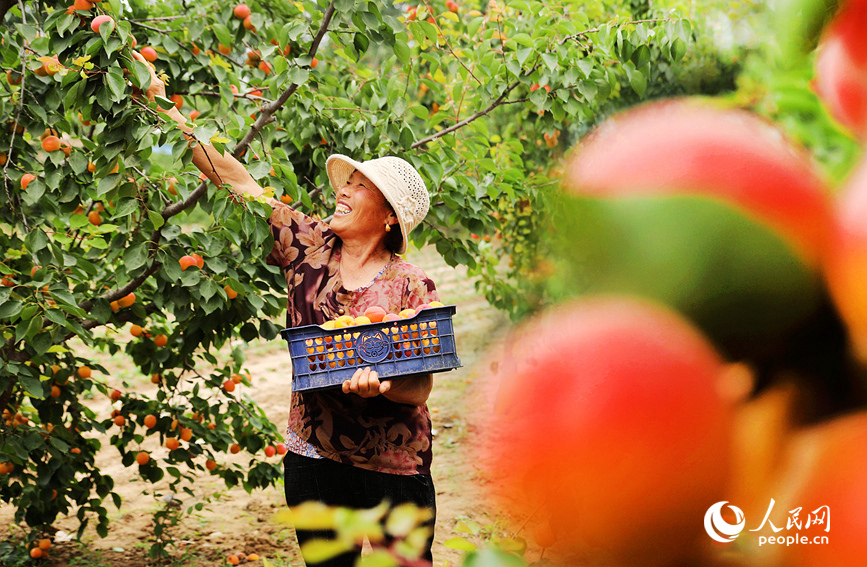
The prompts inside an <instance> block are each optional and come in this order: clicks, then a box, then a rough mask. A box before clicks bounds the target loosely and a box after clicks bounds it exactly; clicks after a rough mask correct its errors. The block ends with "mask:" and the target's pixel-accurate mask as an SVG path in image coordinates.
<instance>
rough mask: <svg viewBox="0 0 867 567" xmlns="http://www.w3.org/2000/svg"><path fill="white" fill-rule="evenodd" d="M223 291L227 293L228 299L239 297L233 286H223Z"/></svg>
mask: <svg viewBox="0 0 867 567" xmlns="http://www.w3.org/2000/svg"><path fill="white" fill-rule="evenodd" d="M223 291H225V292H226V297H228V298H229V299H235V298H236V297H238V292H237V291H235V290H234V289H232V286H230V285H228V284H227V285H225V286H223Z"/></svg>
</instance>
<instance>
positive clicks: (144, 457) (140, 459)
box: [135, 451, 151, 465]
mask: <svg viewBox="0 0 867 567" xmlns="http://www.w3.org/2000/svg"><path fill="white" fill-rule="evenodd" d="M150 460H151V456H150V455H149V454H148V453H147V452H146V451H140V452H139V454H138V455H136V456H135V462H137V463H138V464H139V465H146V464H148V461H150Z"/></svg>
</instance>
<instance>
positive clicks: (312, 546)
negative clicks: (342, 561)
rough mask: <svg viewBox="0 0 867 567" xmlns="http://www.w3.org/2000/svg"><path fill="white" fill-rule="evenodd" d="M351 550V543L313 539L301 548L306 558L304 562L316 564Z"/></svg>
mask: <svg viewBox="0 0 867 567" xmlns="http://www.w3.org/2000/svg"><path fill="white" fill-rule="evenodd" d="M351 550H352V543H351V542H345V541H339V540H328V539H312V540H309V541H307V542H305V543H304V544H303V545H302V546H301V554H302V555H303V556H304V560H305V561H306V562H308V563H314V564H315V563H322V562H323V561H327V560H329V559H332V558H334V557H337V556H338V555H340V554H341V553H346V552H347V551H351Z"/></svg>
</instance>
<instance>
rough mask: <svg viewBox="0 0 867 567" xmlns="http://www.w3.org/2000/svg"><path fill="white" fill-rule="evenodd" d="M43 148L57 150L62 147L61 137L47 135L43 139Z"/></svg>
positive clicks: (47, 150)
mask: <svg viewBox="0 0 867 567" xmlns="http://www.w3.org/2000/svg"><path fill="white" fill-rule="evenodd" d="M42 149H43V150H45V151H46V152H56V151H57V150H59V149H60V138H58V137H57V136H46V137H45V138H44V139H43V140H42Z"/></svg>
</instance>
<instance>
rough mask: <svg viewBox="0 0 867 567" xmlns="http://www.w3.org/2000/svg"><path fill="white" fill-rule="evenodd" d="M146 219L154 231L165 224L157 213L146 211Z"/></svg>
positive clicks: (161, 216) (164, 220)
mask: <svg viewBox="0 0 867 567" xmlns="http://www.w3.org/2000/svg"><path fill="white" fill-rule="evenodd" d="M148 218H149V219H150V221H151V223H153V225H154V229H157V228H160V227H161V226H163V225H164V224H165V223H166V219H164V218H163V215H161V214H160V213H158V212H157V211H148Z"/></svg>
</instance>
